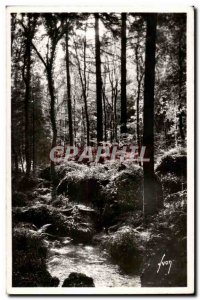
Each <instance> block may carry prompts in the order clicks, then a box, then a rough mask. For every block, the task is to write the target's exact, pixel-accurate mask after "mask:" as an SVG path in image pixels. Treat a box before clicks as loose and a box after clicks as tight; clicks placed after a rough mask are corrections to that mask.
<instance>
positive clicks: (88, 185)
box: [57, 173, 101, 204]
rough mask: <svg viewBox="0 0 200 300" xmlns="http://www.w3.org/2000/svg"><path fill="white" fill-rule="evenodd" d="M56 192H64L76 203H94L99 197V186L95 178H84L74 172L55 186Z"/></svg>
mask: <svg viewBox="0 0 200 300" xmlns="http://www.w3.org/2000/svg"><path fill="white" fill-rule="evenodd" d="M57 193H58V194H66V195H67V196H68V197H69V200H71V201H75V202H77V203H86V204H91V203H94V204H96V203H97V202H99V201H100V199H101V186H100V183H99V182H98V181H97V180H96V179H95V178H84V177H82V176H78V175H77V174H76V173H75V174H74V176H72V174H69V175H67V176H66V177H65V178H64V179H63V180H62V181H61V182H60V184H59V185H58V187H57Z"/></svg>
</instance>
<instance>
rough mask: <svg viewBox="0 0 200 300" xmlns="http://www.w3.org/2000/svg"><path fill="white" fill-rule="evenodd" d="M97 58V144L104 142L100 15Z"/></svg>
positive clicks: (96, 27) (96, 37)
mask: <svg viewBox="0 0 200 300" xmlns="http://www.w3.org/2000/svg"><path fill="white" fill-rule="evenodd" d="M94 16H95V56H96V102H97V143H99V142H100V141H102V140H103V121H102V115H103V114H102V79H101V57H100V41H99V14H98V13H95V14H94Z"/></svg>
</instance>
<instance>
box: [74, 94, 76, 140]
mask: <svg viewBox="0 0 200 300" xmlns="http://www.w3.org/2000/svg"><path fill="white" fill-rule="evenodd" d="M74 140H75V141H76V97H75V96H74ZM75 144H76V142H75Z"/></svg>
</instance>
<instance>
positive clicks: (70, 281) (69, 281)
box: [62, 272, 95, 287]
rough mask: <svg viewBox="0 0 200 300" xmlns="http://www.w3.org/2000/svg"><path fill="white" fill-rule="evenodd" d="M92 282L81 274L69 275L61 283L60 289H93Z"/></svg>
mask: <svg viewBox="0 0 200 300" xmlns="http://www.w3.org/2000/svg"><path fill="white" fill-rule="evenodd" d="M94 286H95V285H94V281H93V279H92V278H91V277H88V276H86V275H85V274H82V273H76V272H73V273H70V274H69V277H68V278H66V279H65V280H64V282H63V285H62V287H94Z"/></svg>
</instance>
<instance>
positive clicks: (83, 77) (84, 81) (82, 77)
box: [74, 40, 90, 146]
mask: <svg viewBox="0 0 200 300" xmlns="http://www.w3.org/2000/svg"><path fill="white" fill-rule="evenodd" d="M74 46H75V52H76V59H77V63H78V72H79V77H80V81H81V87H82V96H83V100H84V108H85V120H86V139H87V145H88V146H89V144H90V122H89V114H88V105H87V79H86V46H87V45H86V40H84V45H83V64H84V67H83V75H82V72H81V64H80V60H79V57H78V51H77V46H76V43H75V44H74Z"/></svg>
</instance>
